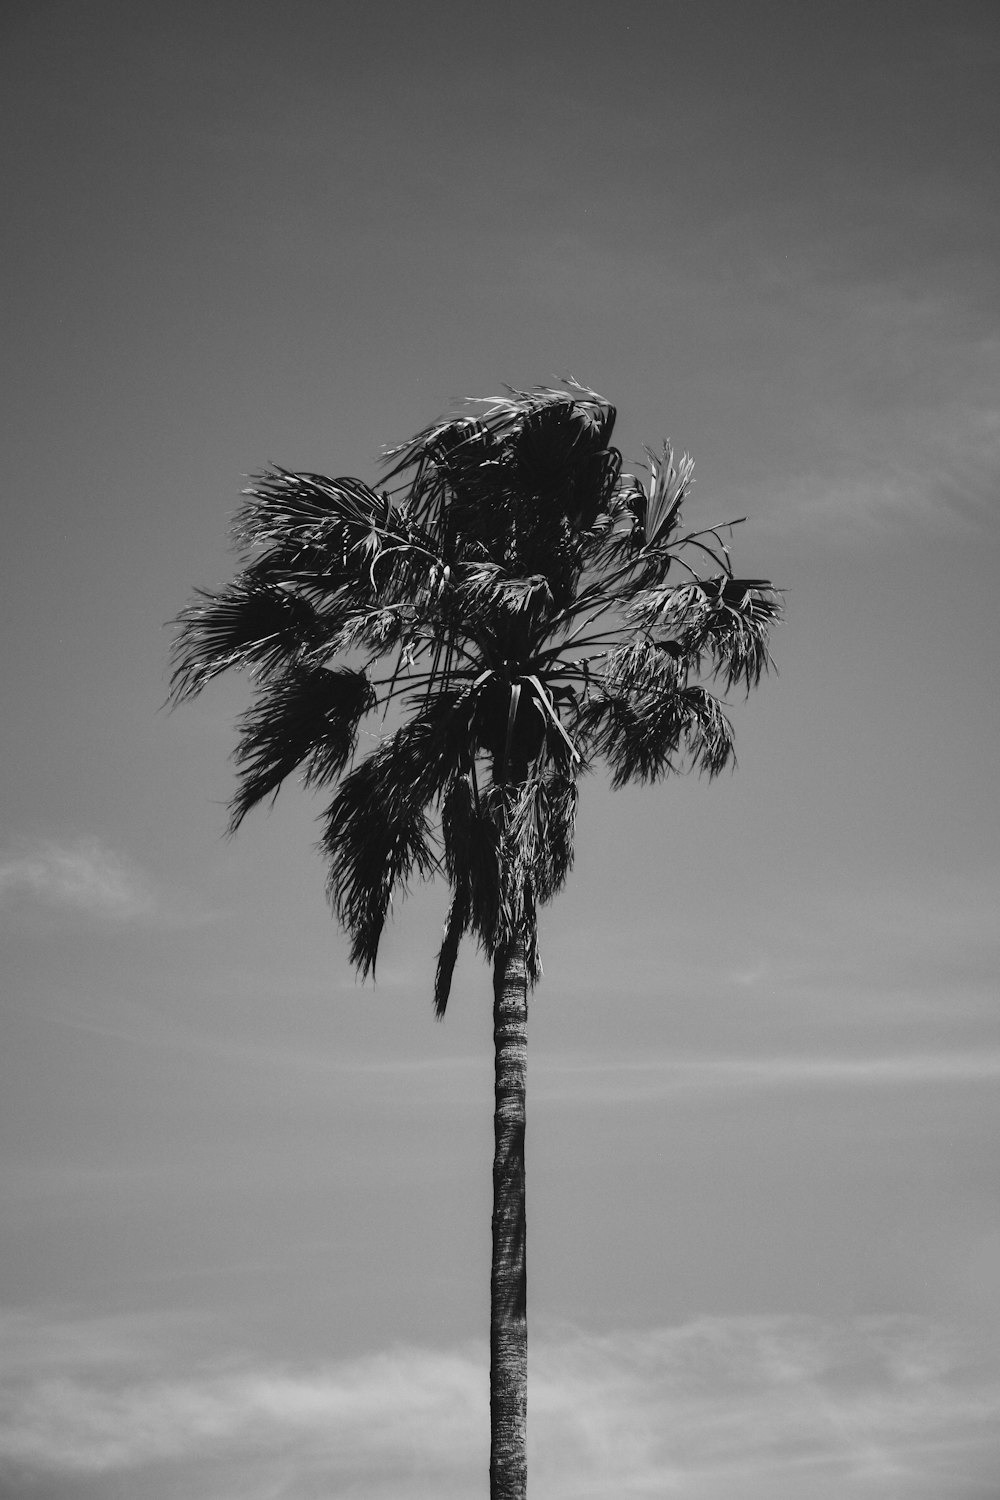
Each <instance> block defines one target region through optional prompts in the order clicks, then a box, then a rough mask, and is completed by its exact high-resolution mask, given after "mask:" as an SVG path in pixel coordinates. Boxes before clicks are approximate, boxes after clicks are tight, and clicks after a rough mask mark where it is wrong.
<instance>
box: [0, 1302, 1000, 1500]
mask: <svg viewBox="0 0 1000 1500" xmlns="http://www.w3.org/2000/svg"><path fill="white" fill-rule="evenodd" d="M7 1323H8V1328H7V1330H6V1331H7V1332H8V1333H9V1334H10V1335H11V1337H10V1338H8V1339H6V1340H5V1344H4V1347H5V1349H6V1351H7V1352H6V1354H5V1359H4V1365H5V1369H4V1375H3V1382H2V1393H3V1397H2V1423H0V1493H2V1492H3V1490H2V1486H3V1479H4V1474H5V1472H6V1473H8V1474H14V1473H20V1474H21V1475H22V1476H28V1477H30V1478H31V1479H32V1481H33V1482H34V1481H36V1480H40V1479H41V1478H42V1477H47V1479H48V1485H47V1488H46V1493H47V1494H49V1495H52V1496H54V1497H56V1496H61V1495H66V1496H69V1495H70V1494H71V1493H76V1490H75V1489H73V1488H71V1486H73V1485H77V1484H79V1483H80V1482H84V1481H87V1480H90V1479H93V1477H94V1476H98V1475H103V1476H107V1478H108V1479H109V1480H111V1479H113V1478H115V1477H118V1476H121V1477H124V1478H127V1480H128V1483H129V1486H130V1492H131V1493H134V1494H140V1493H141V1494H142V1495H143V1496H144V1497H145V1500H167V1497H173V1496H175V1495H180V1494H184V1495H187V1496H191V1497H194V1500H202V1497H204V1500H209V1497H211V1500H230V1497H232V1500H235V1497H236V1496H239V1497H241V1500H272V1497H278V1496H280V1497H282V1500H313V1497H318V1496H320V1495H321V1494H329V1493H337V1494H354V1493H358V1494H362V1493H363V1494H364V1495H365V1496H366V1497H385V1500H388V1497H390V1496H392V1497H399V1496H404V1495H405V1496H406V1497H407V1500H430V1497H432V1496H433V1497H436V1500H452V1497H454V1500H457V1497H459V1496H460V1495H467V1494H468V1493H470V1492H472V1491H474V1490H477V1489H480V1488H481V1487H482V1484H483V1478H484V1475H483V1470H484V1466H485V1456H486V1452H487V1449H488V1433H487V1416H486V1413H487V1387H486V1352H485V1349H479V1348H477V1347H473V1346H462V1347H459V1348H455V1349H451V1350H430V1349H415V1348H399V1349H395V1350H390V1351H386V1352H382V1353H378V1354H370V1355H365V1356H362V1357H359V1358H355V1359H351V1360H343V1361H339V1362H333V1363H328V1364H325V1365H320V1366H315V1367H312V1368H308V1369H306V1368H295V1367H292V1366H289V1365H287V1364H285V1365H276V1364H271V1363H267V1362H254V1361H250V1360H236V1359H231V1360H229V1361H228V1362H226V1363H225V1364H220V1363H219V1362H217V1361H216V1362H214V1363H213V1362H208V1361H202V1362H200V1363H199V1362H198V1361H197V1360H192V1359H189V1360H188V1362H187V1363H186V1364H185V1363H184V1361H183V1359H181V1357H180V1350H179V1348H178V1339H177V1336H176V1329H175V1330H174V1332H173V1334H172V1335H168V1334H167V1331H166V1328H164V1338H163V1340H162V1341H161V1342H160V1343H159V1344H158V1341H157V1339H156V1337H155V1329H154V1328H153V1326H152V1325H151V1324H147V1325H146V1327H145V1329H144V1330H141V1331H140V1334H139V1335H138V1336H135V1337H133V1338H132V1339H131V1341H130V1339H129V1336H128V1331H127V1328H126V1327H125V1326H124V1325H122V1324H115V1323H111V1324H110V1325H109V1326H108V1327H105V1326H104V1325H102V1324H101V1323H91V1324H84V1325H81V1326H79V1327H78V1328H76V1329H74V1328H72V1327H68V1328H67V1327H63V1328H59V1327H58V1326H51V1325H47V1324H46V1323H45V1322H44V1321H43V1320H39V1319H32V1318H29V1317H25V1316H21V1317H15V1318H9V1319H8V1320H7ZM530 1363H531V1372H530V1398H529V1399H530V1421H529V1452H530V1469H531V1473H532V1493H533V1495H534V1496H535V1497H536V1500H571V1497H572V1500H576V1497H582V1496H594V1497H598V1496H600V1497H602V1500H603V1497H610V1496H615V1497H616V1500H625V1497H636V1500H638V1497H639V1496H649V1495H657V1496H660V1495H671V1494H677V1495H683V1496H684V1497H685V1500H722V1497H723V1496H725V1497H726V1500H763V1497H765V1496H767V1497H768V1500H775V1497H779V1500H784V1497H787V1500H792V1497H793V1496H794V1497H798V1496H800V1495H801V1494H804V1493H808V1494H809V1495H810V1496H815V1497H818V1500H820V1497H821V1500H826V1497H829V1500H833V1497H834V1496H836V1497H838V1500H841V1497H854V1500H861V1497H864V1500H874V1497H876V1496H878V1497H884V1500H890V1497H891V1500H918V1497H920V1500H923V1497H926V1500H930V1497H931V1496H935V1497H936V1496H939V1495H940V1494H943V1493H947V1494H953V1493H954V1494H956V1495H957V1494H969V1495H980V1496H982V1497H984V1500H985V1496H987V1495H988V1494H989V1493H990V1491H989V1490H988V1489H987V1488H986V1487H985V1486H986V1484H987V1482H988V1481H989V1480H990V1479H991V1478H992V1476H994V1475H995V1473H996V1472H997V1464H998V1462H1000V1443H998V1440H997V1438H996V1436H995V1432H996V1425H997V1419H998V1417H1000V1361H998V1360H997V1358H996V1355H995V1353H993V1354H991V1353H990V1352H989V1350H988V1349H987V1347H986V1343H985V1340H984V1341H983V1345H982V1347H981V1348H980V1347H977V1345H976V1343H975V1341H974V1340H973V1338H972V1337H971V1336H963V1335H961V1334H960V1333H959V1332H957V1331H956V1330H954V1329H944V1328H941V1327H938V1326H935V1325H932V1324H930V1323H928V1322H926V1321H924V1320H919V1319H908V1318H901V1317H896V1318H888V1317H886V1318H856V1319H853V1320H848V1321H844V1322H840V1323H837V1322H831V1321H824V1320H821V1319H815V1318H793V1317H758V1318H704V1319H700V1320H698V1321H695V1322H692V1323H689V1324H687V1325H684V1326H682V1327H676V1328H660V1329H653V1330H648V1331H643V1332H637V1331H621V1332H617V1333H613V1334H608V1335H604V1336H599V1337H598V1336H591V1335H584V1334H581V1333H578V1332H569V1333H564V1334H562V1335H551V1334H550V1335H549V1336H547V1337H546V1336H544V1335H543V1336H542V1337H540V1338H536V1339H535V1340H534V1342H533V1345H532V1351H531V1356H530ZM958 1476H961V1477H962V1479H963V1480H964V1484H965V1487H964V1488H963V1487H961V1486H959V1485H957V1484H956V1481H957V1479H958ZM977 1481H978V1482H979V1484H980V1486H981V1487H980V1488H977V1487H976V1485H977ZM60 1483H62V1484H64V1485H65V1488H64V1489H60V1488H59V1485H60ZM26 1492H28V1493H30V1490H26ZM117 1492H118V1491H117V1490H116V1493H117Z"/></svg>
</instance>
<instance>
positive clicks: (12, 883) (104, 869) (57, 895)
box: [0, 839, 156, 922]
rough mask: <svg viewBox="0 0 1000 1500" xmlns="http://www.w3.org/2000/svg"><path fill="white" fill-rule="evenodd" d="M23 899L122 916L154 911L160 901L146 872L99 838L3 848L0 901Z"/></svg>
mask: <svg viewBox="0 0 1000 1500" xmlns="http://www.w3.org/2000/svg"><path fill="white" fill-rule="evenodd" d="M23 901H29V902H37V903H40V904H41V905H43V906H45V907H47V908H49V909H50V910H55V911H64V912H79V913H83V914H85V915H87V916H93V917H100V918H104V919H107V920H111V921H120V922H128V921H132V920H133V919H135V918H138V917H147V916H150V915H152V913H153V912H154V910H155V906H156V903H155V901H154V898H153V895H152V892H151V890H150V888H149V885H148V882H147V880H146V878H145V876H144V875H143V874H142V872H141V871H139V870H137V869H136V868H135V867H134V866H132V865H130V864H129V863H128V862H127V861H126V860H124V859H122V858H121V857H120V856H119V855H117V854H115V853H114V852H113V851H112V850H110V849H108V848H106V847H105V846H104V845H103V844H102V843H101V842H100V841H99V840H97V839H79V840H77V841H76V842H74V843H72V844H57V843H51V842H36V843H33V844H31V845H27V846H24V847H22V848H20V849H16V850H7V851H4V852H3V853H2V854H0V906H10V905H13V904H15V903H19V902H23Z"/></svg>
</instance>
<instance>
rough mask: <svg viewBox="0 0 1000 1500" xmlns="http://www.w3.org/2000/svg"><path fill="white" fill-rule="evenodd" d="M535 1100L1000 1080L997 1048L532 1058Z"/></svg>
mask: <svg viewBox="0 0 1000 1500" xmlns="http://www.w3.org/2000/svg"><path fill="white" fill-rule="evenodd" d="M532 1073H533V1080H534V1081H533V1088H532V1095H533V1098H534V1099H535V1100H537V1101H538V1102H542V1101H545V1102H548V1103H553V1102H559V1103H581V1104H584V1103H592V1104H593V1103H605V1104H606V1103H625V1102H628V1101H631V1100H635V1101H638V1100H642V1099H646V1100H651V1099H666V1098H669V1097H672V1096H675V1095H685V1094H688V1095H694V1094H709V1095H712V1094H714V1093H717V1092H720V1091H721V1092H725V1093H731V1092H734V1091H738V1092H747V1091H758V1090H772V1089H800V1088H813V1087H817V1086H819V1087H827V1088H863V1087H867V1088H895V1087H905V1086H919V1085H924V1084H947V1083H988V1082H995V1081H997V1080H998V1079H1000V1049H997V1048H988V1049H984V1050H979V1051H969V1052H927V1053H920V1052H911V1053H884V1054H874V1055H872V1054H868V1055H859V1056H844V1055H834V1054H832V1055H825V1056H824V1055H817V1056H808V1055H805V1056H789V1055H785V1056H760V1057H713V1056H710V1055H706V1056H688V1057H677V1056H673V1055H672V1056H666V1057H644V1058H620V1059H613V1058H579V1059H572V1058H536V1059H535V1060H534V1063H533V1065H532Z"/></svg>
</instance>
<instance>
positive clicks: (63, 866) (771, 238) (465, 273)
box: [0, 0, 1000, 1500]
mask: <svg viewBox="0 0 1000 1500" xmlns="http://www.w3.org/2000/svg"><path fill="white" fill-rule="evenodd" d="M0 39H2V46H0V59H2V60H0V71H2V75H3V76H2V80H0V111H2V114H3V129H2V140H3V143H4V145H3V151H2V174H3V178H2V192H3V201H4V203H5V205H6V210H7V211H6V213H5V215H4V223H3V226H2V229H0V235H2V253H0V267H2V269H0V276H2V278H3V282H4V293H5V295H4V297H3V300H2V314H0V316H2V319H3V327H2V340H3V348H4V351H5V358H4V360H3V368H2V371H0V381H2V385H3V401H2V411H3V423H4V428H5V434H4V442H3V452H4V462H3V472H2V484H3V492H4V500H5V503H4V533H5V534H4V546H3V549H2V557H0V570H2V577H0V609H2V612H3V645H4V649H3V652H2V659H0V672H2V685H0V692H2V701H3V704H4V713H3V715H2V717H0V742H2V744H0V793H2V796H0V806H2V809H3V812H2V826H0V931H2V939H3V942H2V954H3V957H2V986H3V994H2V1000H0V1151H2V1168H3V1170H2V1180H0V1224H2V1228H0V1236H2V1240H0V1327H2V1336H0V1350H2V1353H0V1500H126V1497H127V1500H181V1497H184V1500H236V1497H239V1500H316V1497H319V1496H320V1495H322V1496H324V1497H328V1496H330V1495H337V1496H361V1495H363V1496H365V1497H366V1500H431V1497H434V1500H457V1497H458V1496H463V1497H464V1496H467V1495H470V1494H484V1493H485V1492H486V1470H487V1455H488V1418H487V1363H488V1362H487V1332H488V1286H489V1255H490V1233H489V1222H490V1190H491V1181H490V1161H491V1151H492V1123H491V1115H492V1073H491V1069H492V1059H491V1015H490V999H491V996H490V984H489V975H488V973H487V971H486V969H485V968H484V966H483V964H482V961H481V960H480V958H479V957H478V955H477V954H476V953H475V952H474V951H472V952H469V953H467V954H465V955H464V956H463V958H462V959H461V961H460V965H459V969H458V972H457V976H456V983H455V988H454V990H453V994H452V1000H451V1004H450V1007H449V1012H448V1016H447V1018H446V1020H445V1021H444V1023H442V1024H436V1023H435V1022H434V1020H433V1018H432V1008H431V1000H430V993H431V982H432V974H433V961H434V953H435V949H436V946H437V941H438V937H439V933H440V925H441V922H442V920H443V915H444V909H445V893H444V892H443V891H442V890H441V889H439V888H436V887H433V886H430V887H426V888H423V887H422V888H420V889H418V890H416V891H414V892H413V893H412V894H411V896H410V897H409V899H408V900H407V901H406V902H405V903H403V904H401V905H400V906H399V907H398V908H397V911H396V917H395V921H394V924H393V926H392V929H391V930H390V931H389V932H388V934H387V937H386V940H385V944H384V950H383V956H382V959H381V961H380V969H379V982H378V984H377V986H375V987H374V988H373V987H372V986H371V985H370V984H368V985H361V984H360V983H358V982H357V981H356V979H355V977H354V975H353V973H352V971H351V968H350V965H349V962H348V950H347V943H346V940H345V938H344V936H343V934H342V933H341V932H340V931H339V930H338V928H337V925H336V923H335V922H334V920H333V919H332V917H331V915H330V912H329V910H328V907H327V905H326V900H325V896H324V871H323V866H322V862H321V860H320V857H319V855H318V853H317V850H316V847H315V846H316V840H317V838H318V828H317V825H316V822H315V819H316V815H317V813H318V812H319V811H320V810H321V807H322V800H321V798H320V800H316V799H315V798H313V797H311V796H310V795H309V794H307V793H305V792H303V791H301V790H299V789H297V788H289V789H288V790H286V791H285V792H283V793H282V795H281V796H280V797H279V798H278V800H277V803H276V805H275V806H274V808H273V810H271V811H269V812H262V813H258V814H255V815H254V816H253V817H252V818H251V819H249V820H248V822H247V823H246V824H245V825H244V827H243V829H242V830H241V831H240V834H239V836H238V837H237V838H236V839H233V840H228V839H226V838H225V837H224V828H225V823H226V814H225V804H226V801H227V799H228V798H229V796H230V795H231V793H232V790H233V786H234V774H233V767H232V764H231V760H230V755H231V751H232V748H233V743H234V734H233V721H234V718H235V717H236V716H237V715H238V713H239V712H240V710H241V708H242V707H243V706H245V704H246V701H247V698H246V692H245V688H244V687H243V686H241V684H240V683H238V682H234V683H232V684H229V683H221V684H217V685H216V686H215V689H214V690H213V691H211V692H209V693H206V694H205V695H204V697H203V698H202V699H199V700H198V701H197V702H196V703H195V704H194V705H191V706H187V707H185V708H183V709H181V710H178V711H176V712H174V713H169V712H167V711H166V710H165V708H164V706H163V705H164V700H165V698H166V694H167V687H168V680H169V672H168V646H169V641H170V630H169V628H167V622H169V621H170V620H171V619H172V618H173V617H174V616H175V615H176V614H177V612H178V611H179V610H180V609H181V608H182V607H183V605H184V604H185V603H186V602H187V600H188V598H189V595H190V592H191V589H192V588H193V587H194V586H195V585H200V586H211V585H218V584H221V583H223V582H225V581H226V580H227V578H228V577H230V576H231V574H232V571H233V569H234V567H235V559H234V557H233V555H232V553H231V552H230V550H229V545H228V540H227V528H228V525H229V521H230V518H231V516H232V513H233V510H234V509H235V506H236V504H237V501H238V496H239V491H240V488H241V486H242V485H243V484H245V483H246V476H247V475H248V474H253V473H254V472H258V471H259V470H260V469H261V468H263V467H264V466H266V465H267V464H269V463H279V464H283V465H285V466H286V467H289V468H301V469H307V470H314V471H322V472H326V473H329V474H332V475H340V474H355V475H359V476H360V477H362V478H365V479H367V480H369V481H376V480H377V476H378V472H379V470H378V460H379V453H380V451H381V448H382V446H383V445H385V444H388V443H392V442H398V441H400V440H402V439H404V438H406V437H407V436H408V435H410V434H411V433H413V432H415V431H417V430H418V429H419V428H420V427H422V426H423V425H424V424H425V423H427V422H428V421H430V420H431V419H433V418H434V417H435V416H437V415H438V414H440V413H442V412H444V411H448V410H451V409H452V408H453V404H454V402H455V401H456V400H458V399H460V398H462V397H465V396H469V395H490V394H495V393H498V392H500V391H501V389H502V387H503V386H504V384H505V383H506V384H510V385H513V386H516V387H519V388H525V387H530V386H532V385H535V384H548V383H551V382H552V381H553V380H554V379H558V378H559V377H562V376H567V375H573V376H575V377H577V378H578V379H580V380H582V381H583V382H584V383H585V384H587V385H589V386H592V387H594V388H596V389H597V390H599V391H601V392H602V393H604V394H605V395H606V396H608V397H609V398H610V399H611V400H612V401H614V402H615V403H616V405H617V407H618V410H619V418H618V426H617V429H616V440H617V441H618V443H619V445H620V447H621V449H622V452H623V454H624V456H625V458H626V460H627V463H628V464H632V465H634V464H635V462H636V461H637V460H641V458H642V448H643V444H644V443H645V444H650V445H654V444H658V443H659V442H660V440H661V439H662V438H665V437H669V438H670V439H672V440H673V442H674V443H675V445H676V446H677V448H678V449H679V450H684V449H687V450H689V451H690V452H691V453H692V454H693V455H694V458H695V460H696V469H695V475H696V485H695V489H694V493H693V496H692V499H691V501H690V502H689V506H688V512H687V514H688V519H689V520H690V521H692V522H694V521H698V522H700V523H701V524H706V525H707V524H709V523H712V522H718V521H728V520H731V519H735V518H738V517H741V516H746V517H747V521H746V524H745V525H742V526H740V527H739V528H738V530H737V531H736V533H735V535H734V540H733V554H734V561H735V564H736V568H737V571H738V572H742V573H743V574H744V575H748V576H754V577H769V578H772V579H773V580H774V581H775V583H776V584H778V585H779V586H781V587H782V588H783V589H785V590H786V594H785V600H786V610H787V618H786V621H785V622H784V623H783V624H782V625H781V627H780V629H779V631H778V632H777V634H776V636H775V640H774V655H775V659H776V664H777V673H776V674H772V675H771V676H770V677H769V678H768V679H767V680H766V681H765V682H764V683H763V684H762V686H761V687H760V689H759V690H758V691H757V692H756V693H755V694H754V696H753V697H752V698H751V699H750V700H749V701H747V702H742V701H739V700H738V699H737V700H736V701H734V702H733V704H732V717H733V720H734V723H735V727H736V736H737V751H738V756H739V767H738V769H737V770H736V772H735V773H734V774H733V775H732V776H730V775H728V774H726V775H725V776H723V777H722V778H720V779H718V780H716V781H715V782H713V783H711V784H709V783H707V782H706V781H704V780H698V779H696V778H695V779H673V780H670V781H668V782H666V783H664V784H661V785H659V786H657V787H653V788H644V789H636V790H627V791H623V792H616V793H612V792H611V791H610V790H609V788H608V785H607V780H606V777H605V776H604V775H603V773H602V772H601V771H600V770H598V771H596V772H595V774H594V775H592V776H591V777H589V778H588V780H587V782H586V785H585V787H584V791H583V796H582V799H581V812H580V820H579V828H578V836H577V862H576V867H575V870H574V872H573V875H572V877H571V879H570V882H569V885H568V887H567V889H566V890H565V892H564V893H563V894H562V895H561V896H560V897H559V898H558V900H557V901H556V902H555V903H554V904H553V906H552V907H551V908H549V909H547V910H546V911H545V912H544V914H543V916H542V921H541V944H542V957H543V963H544V967H545V974H544V978H543V980H542V982H541V984H540V985H539V987H538V989H537V990H536V992H535V993H534V995H533V997H532V1001H531V1013H530V1024H529V1064H528V1139H527V1156H528V1233H529V1242H528V1287H529V1291H528V1298H529V1326H530V1367H529V1368H530V1374H529V1382H530V1383H529V1473H530V1484H531V1495H532V1500H570V1497H573V1500H577V1497H593V1500H607V1497H616V1500H633V1497H634V1500H638V1497H640V1496H651V1495H654V1496H661V1495H662V1496H671V1497H677V1500H722V1497H725V1500H764V1497H767V1500H799V1497H801V1496H802V1495H809V1496H810V1497H815V1500H834V1497H836V1500H932V1497H933V1500H939V1497H941V1496H943V1495H947V1496H948V1497H949V1500H952V1497H954V1500H995V1497H996V1496H997V1494H998V1493H1000V1439H998V1437H997V1433H998V1431H1000V1423H998V1418H1000V1356H998V1353H997V1350H998V1348H1000V1339H998V1335H1000V1274H998V1268H1000V1194H998V1187H1000V1183H998V1176H997V1167H996V1138H997V1131H998V1126H1000V1104H998V1082H1000V1003H998V996H997V985H996V974H997V967H998V965H997V958H998V953H997V949H998V923H997V915H996V914H997V909H998V895H1000V853H998V849H1000V844H998V832H1000V828H998V823H1000V816H998V809H1000V802H998V799H997V796H996V790H995V765H996V743H997V733H998V728H1000V726H998V714H997V704H996V692H995V682H996V659H997V647H998V644H1000V640H998V634H1000V633H998V628H997V614H996V604H995V596H996V578H997V575H998V566H1000V545H998V534H997V524H996V521H997V504H998V501H997V496H998V479H1000V404H998V390H1000V380H998V377H1000V283H998V280H997V276H996V265H997V252H998V249H1000V243H998V242H1000V192H998V189H1000V183H998V176H997V166H996V161H997V140H998V125H1000V118H998V117H1000V103H998V97H1000V96H998V92H997V89H996V78H997V76H998V73H1000V16H998V13H997V11H996V9H995V7H993V6H989V5H986V4H978V3H967V4H963V3H958V4H956V3H952V0H950V3H948V4H943V3H938V0H935V3H924V0H907V3H905V4H901V3H895V0H886V3H880V4H878V5H870V4H854V3H850V0H848V3H838V4H836V5H833V4H821V5H816V6H808V7H807V6H801V5H797V4H795V5H793V4H789V3H760V4H757V3H749V4H736V3H716V0H705V3H671V0H662V3H635V0H620V3H619V4H618V5H616V6H614V7H611V6H605V5H597V4H594V3H592V0H576V3H573V4H569V3H564V0H546V3H542V4H532V5H528V4H525V3H522V0H511V3H508V4H507V5H505V6H503V7H487V6H481V7H472V6H469V5H466V4H457V3H455V4H453V3H438V0H427V3H416V4H414V5H411V6H407V7H403V6H398V5H390V4H387V3H385V0H369V3H368V4H366V5H364V6H355V5H350V6H349V5H346V4H341V3H337V0H334V3H325V4H319V3H313V0H283V3H282V4H281V5H280V6H278V5H270V4H263V3H260V0H243V3H240V4H239V5H237V4H235V3H233V4H229V3H219V0H201V3H199V4H197V5H194V4H187V3H181V0H163V3H161V4H159V5H157V6H155V7H154V6H142V5H139V6H137V5H134V4H131V3H129V4H125V3H122V4H118V3H109V0H89V3H87V4H86V5H81V4H78V3H75V0H72V3H70V0H7V4H6V5H5V7H4V8H3V14H2V17H0Z"/></svg>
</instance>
